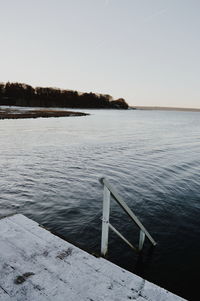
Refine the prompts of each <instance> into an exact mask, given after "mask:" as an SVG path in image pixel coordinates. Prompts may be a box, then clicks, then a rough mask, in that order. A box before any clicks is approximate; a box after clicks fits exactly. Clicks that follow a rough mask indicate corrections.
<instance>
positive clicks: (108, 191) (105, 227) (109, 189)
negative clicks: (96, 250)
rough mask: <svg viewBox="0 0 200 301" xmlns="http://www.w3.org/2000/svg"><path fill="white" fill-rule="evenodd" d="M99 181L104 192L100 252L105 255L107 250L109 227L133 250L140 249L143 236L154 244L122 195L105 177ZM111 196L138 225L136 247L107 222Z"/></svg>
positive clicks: (142, 243)
mask: <svg viewBox="0 0 200 301" xmlns="http://www.w3.org/2000/svg"><path fill="white" fill-rule="evenodd" d="M100 183H101V184H102V185H104V193H103V195H104V196H103V217H102V236H101V254H102V255H103V256H105V255H106V253H107V251H108V234H109V228H110V229H111V230H112V231H114V232H115V233H116V234H117V235H118V236H119V237H120V238H121V239H122V240H123V241H124V242H125V243H126V244H128V245H129V246H130V247H131V248H132V249H134V250H135V251H141V250H142V248H143V245H144V240H145V237H147V238H148V239H149V241H150V242H151V243H152V245H153V246H155V245H156V242H155V240H154V239H153V238H152V236H151V235H150V234H149V232H148V231H147V230H146V228H145V227H144V226H143V224H142V223H141V222H140V221H139V219H138V218H137V216H136V215H135V214H134V213H133V211H132V210H131V209H130V208H129V207H128V205H127V204H126V203H125V202H124V200H123V199H122V197H121V196H120V195H119V194H118V192H117V191H116V190H115V188H114V187H113V186H111V184H110V183H109V182H108V180H107V179H105V178H101V179H100ZM111 195H112V196H113V198H114V199H115V201H116V202H117V203H118V204H119V205H120V207H121V208H122V209H123V210H124V211H125V212H126V214H127V215H128V216H129V217H130V218H131V219H132V221H133V222H134V223H135V224H136V225H137V226H138V227H139V229H140V237H139V246H138V248H136V247H134V246H133V245H132V244H131V243H130V242H129V241H128V240H127V239H126V238H125V237H124V236H123V235H122V234H121V233H120V232H119V231H118V230H117V229H115V227H113V225H111V223H110V222H109V218H110V196H111Z"/></svg>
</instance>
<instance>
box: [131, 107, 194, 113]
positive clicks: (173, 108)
mask: <svg viewBox="0 0 200 301" xmlns="http://www.w3.org/2000/svg"><path fill="white" fill-rule="evenodd" d="M130 109H134V110H148V111H150V110H152V111H154V110H155V111H156V110H157V111H184V112H200V109H195V108H177V107H145V106H132V107H130Z"/></svg>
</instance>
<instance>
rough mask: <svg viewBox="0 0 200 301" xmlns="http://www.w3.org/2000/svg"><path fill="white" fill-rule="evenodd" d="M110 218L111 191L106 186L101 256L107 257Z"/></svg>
mask: <svg viewBox="0 0 200 301" xmlns="http://www.w3.org/2000/svg"><path fill="white" fill-rule="evenodd" d="M109 217H110V191H109V190H108V188H107V187H106V185H104V191H103V217H102V234H101V254H102V255H103V256H105V255H106V253H107V251H108V233H109Z"/></svg>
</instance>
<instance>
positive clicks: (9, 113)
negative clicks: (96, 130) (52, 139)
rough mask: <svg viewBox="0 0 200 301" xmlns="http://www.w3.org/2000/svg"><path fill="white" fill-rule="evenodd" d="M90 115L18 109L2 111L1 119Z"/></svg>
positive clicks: (0, 111) (85, 114)
mask: <svg viewBox="0 0 200 301" xmlns="http://www.w3.org/2000/svg"><path fill="white" fill-rule="evenodd" d="M87 115H89V114H87V113H82V112H73V111H60V110H50V109H48V110H46V109H41V110H17V109H8V108H6V109H0V119H25V118H47V117H71V116H74V117H78V116H87Z"/></svg>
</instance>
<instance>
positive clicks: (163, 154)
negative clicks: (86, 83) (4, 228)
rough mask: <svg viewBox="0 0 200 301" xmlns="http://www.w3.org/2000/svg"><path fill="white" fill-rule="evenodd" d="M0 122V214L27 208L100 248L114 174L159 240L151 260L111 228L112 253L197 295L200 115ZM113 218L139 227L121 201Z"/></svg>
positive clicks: (130, 232)
mask: <svg viewBox="0 0 200 301" xmlns="http://www.w3.org/2000/svg"><path fill="white" fill-rule="evenodd" d="M87 112H89V113H90V114H91V115H90V116H87V117H62V118H43V119H41V118H39V119H24V120H23V119H22V120H20V119H18V120H0V176H1V178H0V209H1V211H0V215H1V216H4V215H7V214H11V213H14V212H20V213H23V214H25V215H26V216H28V217H30V218H32V219H34V220H36V221H37V222H39V223H41V224H43V225H44V226H46V227H47V228H49V229H50V230H53V231H54V232H57V233H58V234H60V235H62V236H64V237H65V238H66V239H67V240H69V241H71V242H73V243H75V244H76V245H78V246H80V247H81V248H84V249H86V250H89V251H90V252H94V253H97V254H98V253H99V249H100V237H101V220H100V218H101V210H102V186H101V184H100V183H99V181H98V179H99V178H100V177H102V176H106V177H107V178H108V179H109V180H110V182H111V183H112V184H114V185H115V187H116V188H117V190H118V191H119V193H120V194H121V196H123V197H124V199H125V201H126V202H127V203H128V205H129V206H130V207H131V208H132V209H133V211H134V212H135V213H136V215H137V216H138V217H139V218H140V219H141V220H142V222H143V223H144V225H145V226H146V228H147V229H148V230H149V232H150V233H151V234H152V236H153V237H154V238H155V240H156V241H157V242H158V245H157V247H156V248H155V249H154V250H153V251H152V250H149V244H148V242H146V243H145V250H144V255H143V256H140V257H139V256H138V255H137V254H135V253H134V252H132V250H130V249H129V247H127V246H126V245H125V244H124V243H123V242H122V241H120V240H119V239H118V238H117V237H116V236H115V234H110V241H109V259H110V260H112V261H113V262H115V263H116V264H118V265H121V266H123V267H124V268H126V269H129V270H131V271H133V272H135V273H137V274H139V275H141V276H143V277H144V278H146V279H148V280H150V281H152V282H154V283H157V284H159V285H161V286H163V287H165V288H167V289H169V290H171V291H173V292H175V293H176V294H179V295H181V296H183V297H185V298H188V299H189V300H197V299H196V298H195V293H197V290H198V278H199V277H198V272H199V269H200V260H199V254H200V239H199V237H200V217H199V212H200V113H193V112H167V111H134V110H130V111H116V110H98V111H97V110H88V111H87ZM111 212H112V222H113V224H114V225H115V226H116V227H117V228H118V229H119V230H120V231H121V232H122V233H123V234H124V235H125V236H126V237H127V238H128V239H130V240H131V241H132V242H133V243H134V242H135V243H136V242H137V240H138V230H137V229H136V227H135V225H134V224H132V223H131V221H130V220H129V219H128V218H127V217H126V216H125V215H124V214H123V212H122V211H121V209H120V208H119V207H118V206H117V205H116V204H115V203H114V201H113V203H112V210H111Z"/></svg>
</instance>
